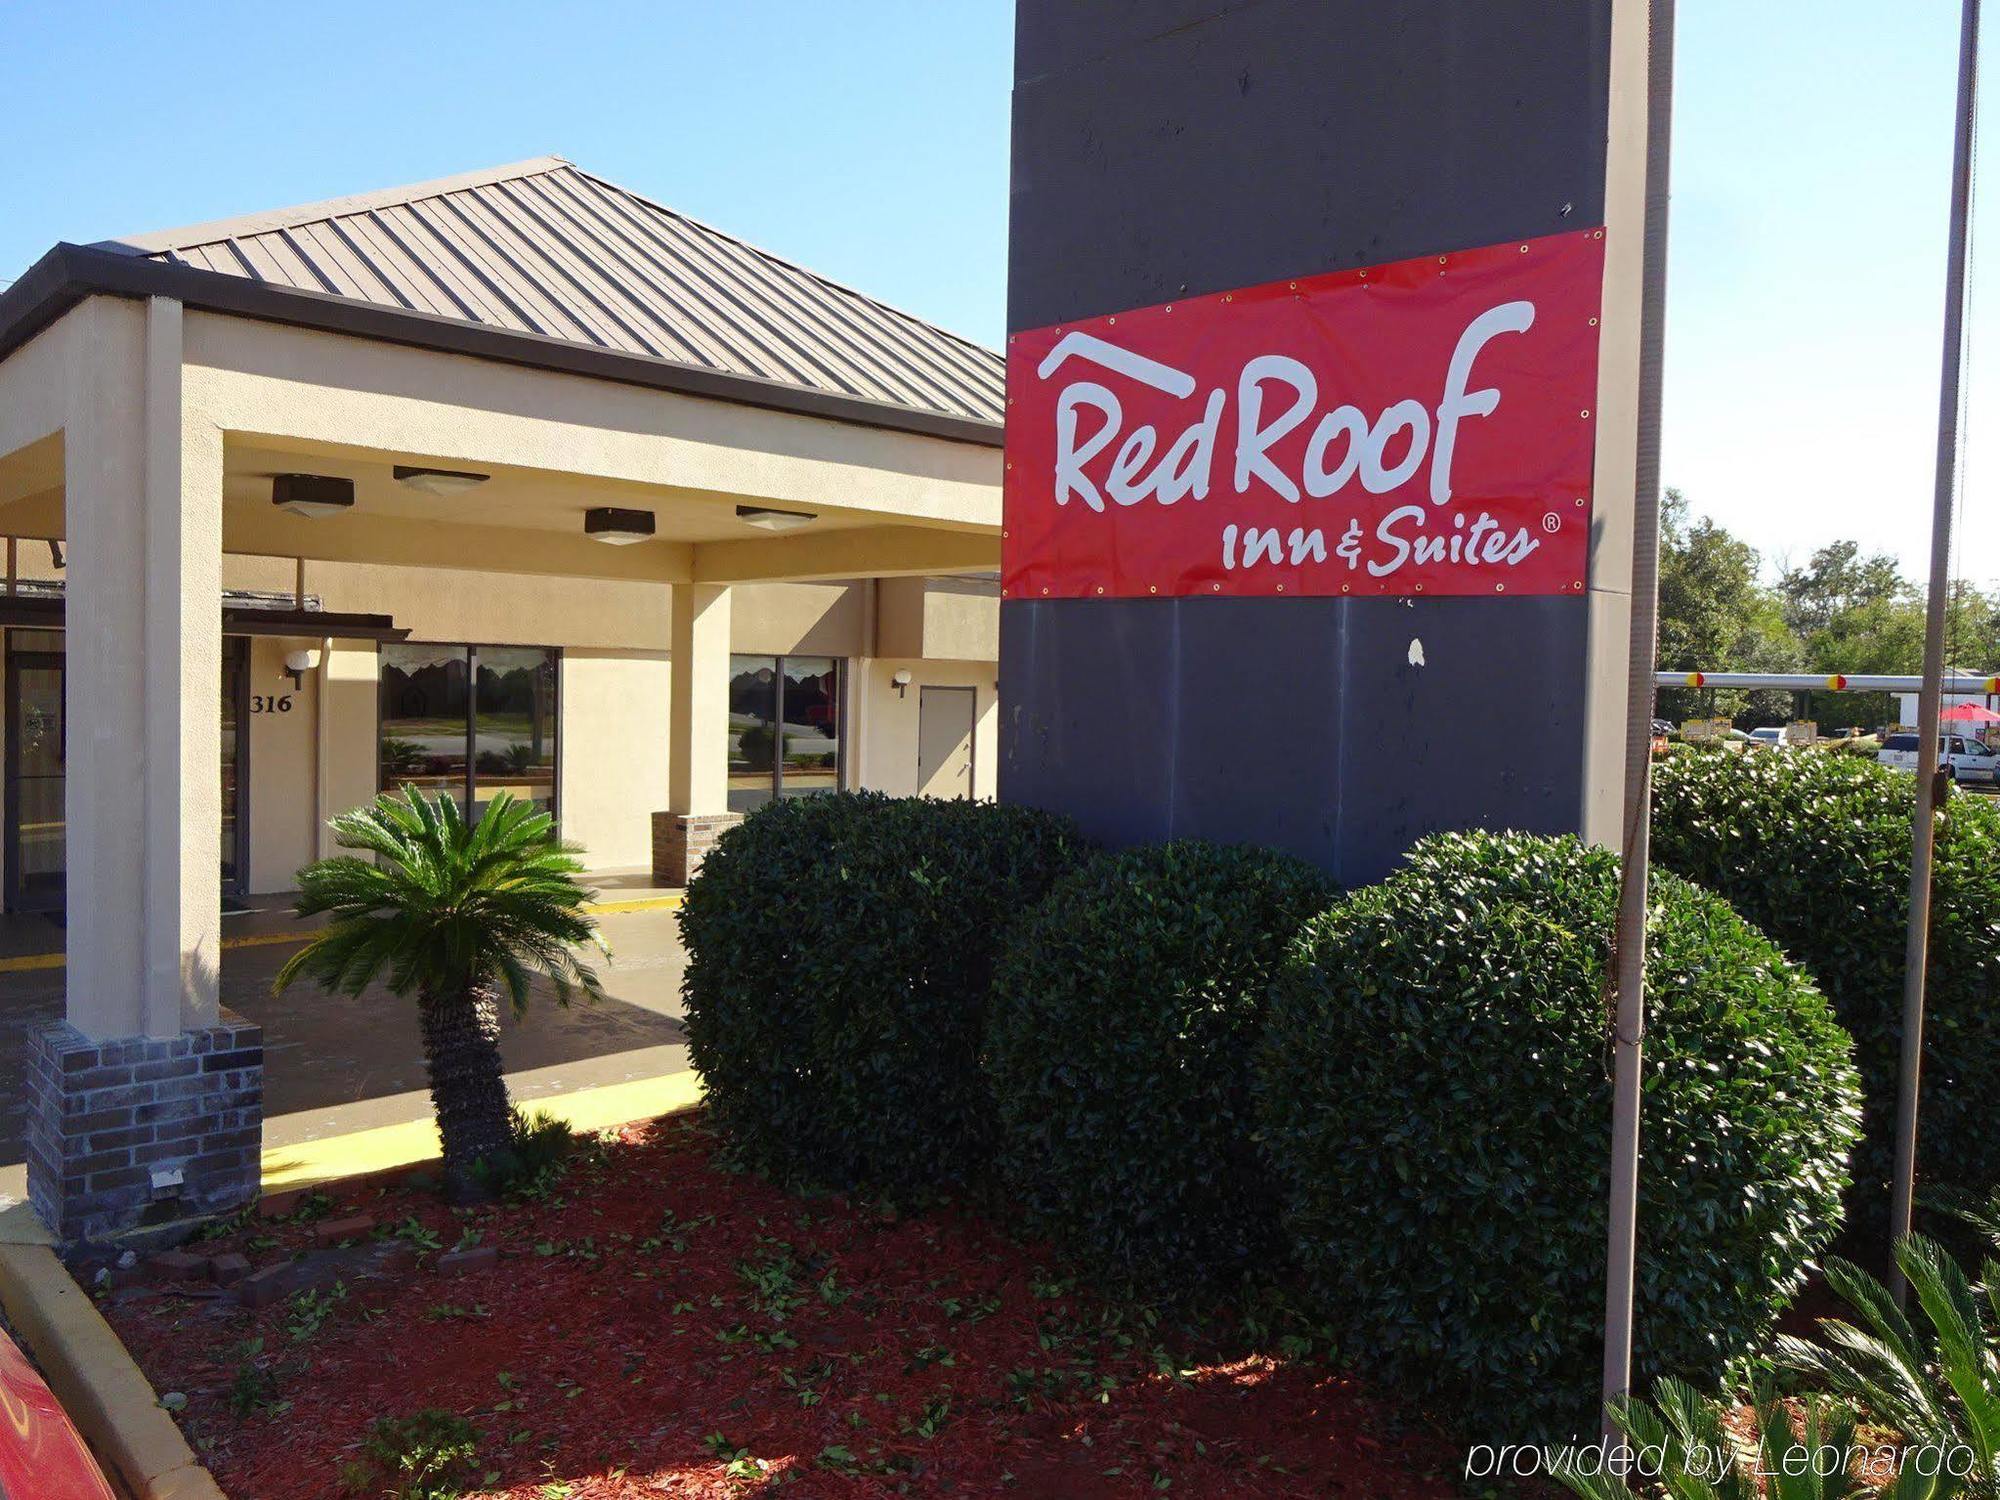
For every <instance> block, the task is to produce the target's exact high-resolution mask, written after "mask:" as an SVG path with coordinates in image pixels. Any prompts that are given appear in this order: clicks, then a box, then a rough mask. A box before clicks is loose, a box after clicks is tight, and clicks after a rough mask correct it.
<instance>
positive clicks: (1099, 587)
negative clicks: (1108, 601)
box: [1097, 583, 1104, 594]
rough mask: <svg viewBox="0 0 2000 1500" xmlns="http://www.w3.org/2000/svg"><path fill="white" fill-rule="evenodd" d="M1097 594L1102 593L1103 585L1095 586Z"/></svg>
mask: <svg viewBox="0 0 2000 1500" xmlns="http://www.w3.org/2000/svg"><path fill="white" fill-rule="evenodd" d="M1097 592H1098V593H1100V594H1101V593H1103V592H1104V585H1103V584H1101V583H1100V584H1099V585H1098V586H1097Z"/></svg>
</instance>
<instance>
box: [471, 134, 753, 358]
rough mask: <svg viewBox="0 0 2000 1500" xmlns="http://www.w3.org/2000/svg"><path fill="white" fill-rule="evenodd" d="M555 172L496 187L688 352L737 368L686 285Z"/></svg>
mask: <svg viewBox="0 0 2000 1500" xmlns="http://www.w3.org/2000/svg"><path fill="white" fill-rule="evenodd" d="M555 181H556V174H553V173H550V174H547V175H545V176H542V177H536V178H524V179H522V180H520V181H517V182H508V183H504V184H501V185H500V186H499V188H498V191H500V192H503V193H506V194H508V195H509V196H510V198H512V199H514V200H515V201H516V206H517V207H518V209H519V210H520V212H522V213H523V214H526V215H529V216H531V217H532V218H533V219H534V221H535V222H536V223H538V224H543V225H545V226H547V229H548V232H549V233H550V234H552V235H559V236H561V237H562V238H563V239H564V241H565V242H566V243H569V244H572V245H574V246H575V248H576V253H577V255H578V256H579V257H580V258H582V259H583V260H585V261H586V262H587V263H588V264H591V265H593V266H595V267H597V268H598V270H599V273H600V275H601V276H602V277H603V278H604V279H605V280H606V281H607V283H612V282H615V284H616V285H617V287H618V289H619V291H620V292H621V293H622V295H623V296H624V297H625V298H626V299H627V300H628V301H629V303H630V305H631V306H632V307H633V308H634V310H635V311H638V312H641V313H643V314H644V315H645V316H646V318H647V319H648V321H649V322H650V323H651V325H652V326H653V327H655V328H657V329H659V330H661V333H662V335H663V336H665V337H669V338H671V340H672V341H673V342H674V343H675V344H676V345H678V346H679V347H680V348H681V349H683V350H684V351H686V352H685V355H684V357H686V358H689V359H691V360H692V361H694V362H696V363H700V364H706V365H710V366H712V367H714V368H717V369H723V368H734V361H733V359H732V357H731V355H730V353H729V351H728V350H727V349H726V348H725V347H724V345H723V344H722V343H721V342H720V341H718V340H717V339H716V338H715V337H714V335H713V334H712V333H711V332H710V331H709V330H708V328H707V327H705V326H704V324H703V322H702V320H701V319H700V318H698V317H696V316H694V315H692V314H691V313H690V310H689V308H688V306H687V300H688V299H687V295H686V291H685V289H684V288H682V287H680V286H679V285H678V284H677V283H676V282H675V281H674V280H673V276H672V273H671V272H670V271H668V270H667V269H665V268H663V267H660V266H657V265H654V264H652V263H651V262H649V261H648V260H647V258H646V257H645V256H644V255H643V254H642V253H641V252H639V251H638V250H637V248H636V247H635V246H632V245H630V244H628V243H626V242H624V241H623V240H622V239H621V238H620V237H619V234H618V230H617V228H616V226H614V225H612V224H610V223H608V222H607V221H606V220H605V219H604V217H603V216H602V215H601V214H599V213H597V212H596V211H595V210H594V209H593V208H591V207H590V206H588V205H582V204H579V203H578V202H577V201H576V200H575V199H573V198H572V197H571V196H569V195H568V194H566V193H562V192H559V191H557V190H556V189H555V187H554V183H555Z"/></svg>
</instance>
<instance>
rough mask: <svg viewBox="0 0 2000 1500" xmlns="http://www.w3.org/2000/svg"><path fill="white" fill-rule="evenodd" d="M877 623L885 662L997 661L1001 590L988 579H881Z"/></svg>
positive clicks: (879, 648) (880, 646)
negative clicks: (900, 659)
mask: <svg viewBox="0 0 2000 1500" xmlns="http://www.w3.org/2000/svg"><path fill="white" fill-rule="evenodd" d="M878 618H879V620H880V622H881V629H880V635H879V638H878V641H877V644H876V650H877V651H878V652H879V653H880V654H881V655H883V656H922V657H929V658H932V659H933V660H939V661H997V660H998V659H999V657H1000V585H999V584H998V583H997V582H993V581H991V580H988V579H983V578H885V579H883V580H882V582H881V604H880V611H879V616H878Z"/></svg>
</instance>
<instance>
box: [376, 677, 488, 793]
mask: <svg viewBox="0 0 2000 1500" xmlns="http://www.w3.org/2000/svg"><path fill="white" fill-rule="evenodd" d="M470 662H471V652H470V650H469V648H467V647H465V646H414V645H410V644H407V643H398V644H396V645H392V646H384V647H383V648H382V720H381V722H382V741H381V754H380V765H381V776H382V790H383V791H385V792H394V791H401V790H402V789H403V788H404V787H406V786H414V787H418V788H420V789H421V790H423V791H426V792H431V793H438V792H451V793H453V794H455V795H457V796H458V797H459V798H460V799H461V801H462V800H463V799H464V796H465V780H466V776H465V773H466V764H465V739H466V735H465V716H466V712H467V710H468V708H469V707H470V704H471V692H470V687H471V677H470Z"/></svg>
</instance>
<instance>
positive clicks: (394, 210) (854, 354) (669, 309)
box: [126, 157, 1005, 423]
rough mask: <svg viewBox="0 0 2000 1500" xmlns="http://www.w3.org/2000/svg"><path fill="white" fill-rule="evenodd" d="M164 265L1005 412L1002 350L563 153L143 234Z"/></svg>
mask: <svg viewBox="0 0 2000 1500" xmlns="http://www.w3.org/2000/svg"><path fill="white" fill-rule="evenodd" d="M126 243H127V244H130V245H132V246H133V247H135V248H139V249H142V250H144V251H146V252H148V253H149V254H152V255H154V256H157V257H159V258H163V259H177V260H180V261H182V262H183V263H184V264H187V265H189V266H193V267H197V268H200V269H204V270H211V271H220V272H223V273H225V274H227V275H230V276H236V277H244V278H248V279H251V280H256V281H263V282H267V283H269V284H271V285H273V286H277V287H290V288H296V289H299V290H304V291H311V292H315V293H319V294H325V295H332V296H337V297H341V298H345V299H352V300H355V301H359V302H368V303H374V304H378V305H381V306H385V307H392V308H400V309H404V310H407V311H411V312H421V313H430V314H435V315H438V316H441V317H447V318H453V319H460V320H464V321H466V322H470V323H475V324H484V325H488V326H491V327H494V328H497V329H503V330H511V331H515V332H522V333H530V334H535V335H538V336H541V337H547V338H555V339H558V340H562V341H564V342H568V343H574V344H577V345H580V346H583V347H590V348H598V349H602V350H605V351H606V352H609V353H617V354H627V355H632V356H635V357H638V358H646V359H662V360H665V361H667V362H670V363H675V364H685V365H689V366H691V367H693V368H696V369H704V368H705V369H711V370H715V371H718V372H728V373H733V374H737V375H744V376H749V377H752V378H754V379H761V380H772V381H777V382H781V383H784V384H790V385H794V386H797V387H799V388H801V389H803V390H806V391H818V392H822V393H825V394H826V395H829V396H837V397H856V398H860V399H862V400H864V401H881V402H889V403H892V404H895V405H900V406H904V407H906V408H909V409H911V410H913V411H918V412H925V411H927V412H933V413H936V414H938V415H940V416H946V417H954V418H955V417H967V418H970V419H972V420H973V421H975V422H989V423H990V422H997V421H998V420H999V419H1000V417H1001V414H1002V412H1003V411H1004V407H1005V397H1004V366H1003V363H1002V361H1001V359H1000V357H999V356H998V355H997V354H995V353H993V352H992V351H990V350H986V349H983V348H980V347H979V346H978V345H976V344H973V343H971V342H970V341H968V340H964V339H960V338H957V337H956V336H954V335H952V334H950V333H947V332H945V331H944V330H942V329H939V328H936V327H934V326H933V325H931V324H929V323H927V322H925V321H924V320H923V319H921V318H917V317H915V316H914V315H912V314H910V313H906V312H903V311H901V310H899V309H897V308H895V307H892V306H890V305H889V304H887V303H884V302H881V301H880V300H878V299H876V298H873V297H869V296H867V295H865V294H863V293H861V292H858V291H855V290H854V289H852V288H850V287H847V286H843V285H842V284H840V283H839V282H835V281H831V280H829V279H827V278H826V277H823V276H820V275H818V274H817V273H815V272H813V271H810V270H808V269H806V268H805V267H802V266H800V265H798V264H796V263H795V262H792V261H789V260H786V259H785V258H783V257H782V256H777V255H773V254H771V253H770V252H768V251H765V250H762V249H760V248H758V247H757V246H755V245H752V244H749V243H748V242H746V241H744V240H741V239H738V238H737V237H735V236H733V235H730V234H726V233H724V232H723V231H721V230H719V229H716V228H713V227H712V226H709V225H707V224H703V223H701V222H700V221H699V220H695V219H691V218H688V217H687V216H686V215H684V214H679V213H676V212H675V211H673V210H672V209H669V208H667V207H665V206H664V205H662V204H660V203H657V202H655V201H653V200H652V199H649V198H646V197H644V196H643V195H641V194H637V193H633V192H631V191H629V190H628V189H625V188H622V187H619V186H618V185H617V184H615V183H610V182H606V181H605V180H604V179H602V178H598V177H593V176H591V175H590V174H589V173H587V172H582V171H580V170H578V169H577V168H575V167H574V166H572V165H571V164H569V163H568V162H565V161H563V160H561V159H560V158H555V157H547V158H538V159H536V160H535V161H531V162H518V163H515V164H513V165H512V166H509V167H503V168H496V169H493V170H491V171H488V172H484V173H477V172H475V173H466V174H462V175H460V176H458V177H453V178H447V179H442V180H440V181H436V182H431V183H424V184H419V185H417V186H416V187H413V188H402V189H388V190H385V191H382V192H378V193H369V194H362V195H359V196H357V197H352V198H344V199H334V200H329V201H327V202H324V203H320V204H306V205H302V206H300V207H297V208H291V209H281V210H278V211H276V212H274V213H268V214H258V215H251V216H247V217H244V218H240V219H235V220H227V221H220V222H218V223H215V224H211V225H202V226H196V227H195V228H194V229H192V230H185V231H168V232H166V233H163V234H157V235H146V236H138V237H135V238H134V239H132V240H129V241H127V242H126Z"/></svg>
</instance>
